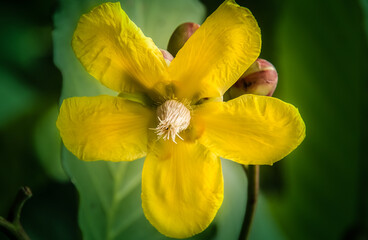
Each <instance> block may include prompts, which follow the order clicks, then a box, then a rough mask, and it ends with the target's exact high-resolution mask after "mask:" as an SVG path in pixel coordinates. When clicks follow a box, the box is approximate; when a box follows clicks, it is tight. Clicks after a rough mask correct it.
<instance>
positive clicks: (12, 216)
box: [0, 187, 32, 240]
mask: <svg viewBox="0 0 368 240" xmlns="http://www.w3.org/2000/svg"><path fill="white" fill-rule="evenodd" d="M31 196H32V192H31V189H29V188H28V187H22V188H21V189H20V190H19V191H18V193H17V196H16V197H15V200H14V202H13V205H12V206H11V208H10V211H9V215H8V219H5V218H3V217H1V216H0V230H2V231H3V232H4V233H5V234H6V235H7V236H8V237H9V238H10V239H14V240H30V238H29V237H28V235H27V233H26V232H25V231H24V229H23V226H22V224H21V223H20V214H21V211H22V207H23V205H24V203H25V202H26V201H27V200H28V199H29V198H30V197H31Z"/></svg>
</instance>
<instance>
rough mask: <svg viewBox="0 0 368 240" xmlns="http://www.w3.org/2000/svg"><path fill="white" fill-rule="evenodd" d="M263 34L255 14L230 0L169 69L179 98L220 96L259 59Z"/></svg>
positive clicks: (188, 42)
mask: <svg viewBox="0 0 368 240" xmlns="http://www.w3.org/2000/svg"><path fill="white" fill-rule="evenodd" d="M260 49H261V34H260V30H259V27H258V25H257V22H256V20H255V19H254V17H253V15H252V13H251V12H250V11H249V10H248V9H246V8H243V7H240V6H239V5H237V4H236V3H235V2H234V1H233V0H226V1H225V2H224V3H223V4H222V5H221V6H220V7H219V8H218V9H217V10H216V11H215V12H214V13H213V14H212V15H211V16H209V17H208V18H207V20H206V21H205V22H204V23H203V25H201V27H200V28H199V29H198V30H197V31H196V32H195V33H194V34H193V35H192V36H191V37H190V38H189V40H188V41H187V42H186V43H185V45H184V47H183V48H182V49H181V50H180V51H179V52H178V54H177V55H176V57H175V58H174V60H173V61H172V62H171V64H170V66H169V72H170V73H171V76H172V77H173V81H174V84H175V86H176V88H175V91H176V95H177V96H178V97H179V98H188V99H193V98H194V100H193V102H195V101H196V100H198V99H201V98H207V97H220V96H222V95H223V94H224V93H225V91H226V90H227V89H228V88H229V87H230V86H232V85H233V84H234V83H235V82H236V81H237V80H238V78H239V77H240V76H241V75H242V74H243V73H244V72H245V70H246V69H247V68H248V67H249V66H250V65H251V64H252V63H253V62H254V61H255V60H256V59H257V57H258V55H259V53H260Z"/></svg>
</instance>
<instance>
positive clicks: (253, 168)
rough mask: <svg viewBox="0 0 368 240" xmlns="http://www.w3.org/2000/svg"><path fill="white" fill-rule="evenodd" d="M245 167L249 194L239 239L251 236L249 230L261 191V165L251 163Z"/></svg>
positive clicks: (243, 239)
mask: <svg viewBox="0 0 368 240" xmlns="http://www.w3.org/2000/svg"><path fill="white" fill-rule="evenodd" d="M243 167H244V170H245V173H246V175H247V178H248V194H247V195H248V198H247V206H246V210H245V216H244V221H243V226H242V229H241V232H240V236H239V240H245V239H248V237H249V232H250V228H251V226H252V222H253V218H254V213H255V209H256V204H257V199H258V191H259V166H258V165H249V166H248V167H245V166H243Z"/></svg>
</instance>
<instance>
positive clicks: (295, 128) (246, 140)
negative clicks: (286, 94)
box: [192, 94, 305, 165]
mask: <svg viewBox="0 0 368 240" xmlns="http://www.w3.org/2000/svg"><path fill="white" fill-rule="evenodd" d="M192 124H193V126H194V128H195V129H196V131H197V132H199V133H198V135H202V136H201V137H200V138H199V141H200V142H201V143H202V144H203V145H205V146H206V147H208V148H209V149H210V150H211V151H212V152H214V153H216V154H218V155H219V156H221V157H224V158H227V159H230V160H233V161H236V162H238V163H241V164H269V165H272V164H273V163H274V162H276V161H278V160H280V159H282V158H283V157H285V156H286V155H287V154H289V153H290V152H291V151H292V150H294V149H295V148H296V147H297V146H298V145H299V144H300V143H301V142H302V141H303V139H304V137H305V125H304V122H303V119H302V118H301V116H300V114H299V112H298V110H297V109H296V108H295V107H294V106H293V105H291V104H287V103H285V102H283V101H281V100H279V99H276V98H271V97H265V96H256V95H250V94H246V95H243V96H241V97H238V98H236V99H234V100H231V101H229V102H211V103H208V104H203V105H202V106H199V107H198V108H197V109H195V110H194V113H193V115H192Z"/></svg>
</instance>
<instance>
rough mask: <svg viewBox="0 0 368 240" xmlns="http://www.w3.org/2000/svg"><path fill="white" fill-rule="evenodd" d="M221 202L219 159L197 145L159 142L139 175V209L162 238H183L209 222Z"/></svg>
mask: <svg viewBox="0 0 368 240" xmlns="http://www.w3.org/2000/svg"><path fill="white" fill-rule="evenodd" d="M222 200H223V178H222V170H221V162H220V159H219V158H218V157H217V156H216V155H214V154H212V153H210V152H209V151H208V150H206V149H205V148H204V147H203V146H201V145H199V144H193V143H186V142H183V141H182V140H178V144H175V143H173V142H172V141H163V140H160V141H158V142H157V143H155V144H154V146H153V147H152V149H150V151H149V153H148V155H147V158H146V160H145V162H144V167H143V173H142V206H143V210H144V213H145V215H146V218H147V219H148V220H149V221H150V223H151V224H152V225H153V226H154V227H155V228H156V229H157V230H158V231H159V232H161V233H162V234H164V235H166V236H168V237H173V238H186V237H190V236H192V235H194V234H197V233H199V232H202V231H203V230H204V229H206V228H207V226H208V225H209V224H210V223H211V222H212V220H213V218H214V217H215V215H216V213H217V210H218V209H219V208H220V206H221V203H222Z"/></svg>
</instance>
